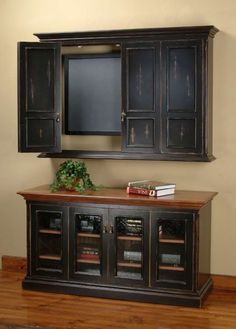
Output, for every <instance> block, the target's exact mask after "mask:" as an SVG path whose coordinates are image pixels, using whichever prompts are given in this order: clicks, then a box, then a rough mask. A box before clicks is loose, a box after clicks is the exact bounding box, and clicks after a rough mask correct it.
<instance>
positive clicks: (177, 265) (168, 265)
mask: <svg viewBox="0 0 236 329" xmlns="http://www.w3.org/2000/svg"><path fill="white" fill-rule="evenodd" d="M189 216H190V217H189ZM154 217H155V216H154ZM158 217H159V218H153V220H152V242H153V246H152V251H153V253H152V254H153V255H152V268H153V267H154V268H153V271H152V273H153V277H152V285H157V286H158V287H172V288H181V289H183V288H186V289H191V284H192V262H193V260H192V220H191V215H190V214H186V215H183V214H179V213H178V214H175V213H172V214H170V215H168V214H161V215H158Z"/></svg>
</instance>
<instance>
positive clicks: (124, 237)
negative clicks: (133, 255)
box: [117, 235, 142, 241]
mask: <svg viewBox="0 0 236 329" xmlns="http://www.w3.org/2000/svg"><path fill="white" fill-rule="evenodd" d="M117 240H128V241H142V238H141V237H139V236H129V235H120V236H118V237H117Z"/></svg>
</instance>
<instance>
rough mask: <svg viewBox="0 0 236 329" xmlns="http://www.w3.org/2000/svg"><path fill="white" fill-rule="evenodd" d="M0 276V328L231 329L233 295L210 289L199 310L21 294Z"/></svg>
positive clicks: (16, 281) (12, 276)
mask: <svg viewBox="0 0 236 329" xmlns="http://www.w3.org/2000/svg"><path fill="white" fill-rule="evenodd" d="M22 278H23V274H22V273H13V272H12V273H11V272H3V271H2V272H0V329H52V328H66V329H75V328H79V329H108V328H109V329H154V328H155V329H186V328H188V329H211V328H214V329H235V328H236V292H235V291H223V290H213V292H212V293H211V294H210V296H209V297H208V299H207V301H206V302H205V305H204V307H203V308H202V309H197V308H185V307H176V306H165V305H157V304H148V303H136V302H127V301H117V300H108V299H100V298H89V297H79V296H69V295H62V294H52V293H50V294H49V293H41V292H33V291H26V290H22V288H21V280H22Z"/></svg>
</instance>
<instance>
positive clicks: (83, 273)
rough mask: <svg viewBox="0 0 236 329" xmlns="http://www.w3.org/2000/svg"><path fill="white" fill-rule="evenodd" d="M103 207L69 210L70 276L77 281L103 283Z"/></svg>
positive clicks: (104, 246) (104, 255)
mask: <svg viewBox="0 0 236 329" xmlns="http://www.w3.org/2000/svg"><path fill="white" fill-rule="evenodd" d="M106 223H107V210H106V209H103V208H85V207H82V206H81V207H77V208H71V209H70V250H71V254H70V255H71V256H72V258H71V259H70V278H71V279H73V280H76V281H81V282H106V280H107V250H108V248H107V236H106V234H104V233H105V228H106Z"/></svg>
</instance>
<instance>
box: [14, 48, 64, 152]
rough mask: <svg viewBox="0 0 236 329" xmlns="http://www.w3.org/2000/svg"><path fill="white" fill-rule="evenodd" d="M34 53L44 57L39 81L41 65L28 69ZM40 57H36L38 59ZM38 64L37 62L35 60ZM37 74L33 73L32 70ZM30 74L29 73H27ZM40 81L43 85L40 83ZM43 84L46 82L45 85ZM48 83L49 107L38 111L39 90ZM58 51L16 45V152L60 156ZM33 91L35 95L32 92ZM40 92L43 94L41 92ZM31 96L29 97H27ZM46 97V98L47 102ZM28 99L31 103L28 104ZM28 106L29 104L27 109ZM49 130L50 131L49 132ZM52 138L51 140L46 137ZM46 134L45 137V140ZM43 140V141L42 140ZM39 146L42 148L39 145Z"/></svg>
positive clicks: (59, 55) (59, 74)
mask: <svg viewBox="0 0 236 329" xmlns="http://www.w3.org/2000/svg"><path fill="white" fill-rule="evenodd" d="M37 52H38V53H40V54H42V53H43V54H44V57H45V58H44V60H47V64H45V63H44V65H43V68H44V70H43V68H42V67H41V69H40V70H41V77H40V78H37V76H38V74H37V69H38V67H40V61H39V63H37V65H34V66H33V68H32V67H31V68H30V59H31V58H32V59H31V60H32V61H34V60H33V55H32V54H34V55H35V54H36V55H37ZM39 57H40V56H38V58H39ZM37 60H38V59H37ZM33 69H35V70H36V72H34V70H33ZM30 70H31V71H30ZM40 79H43V82H42V81H40ZM44 80H45V81H44ZM46 81H47V82H48V85H49V87H48V89H49V90H50V91H51V95H50V97H51V103H52V104H50V105H49V104H47V105H45V104H44V105H43V104H40V105H38V106H39V107H37V104H34V106H33V103H34V102H36V103H37V100H35V94H36V95H38V99H39V98H40V99H41V98H45V95H40V97H39V93H40V88H42V86H43V85H44V84H45V82H46ZM60 89H61V47H60V45H59V44H57V43H41V42H40V43H39V42H19V43H18V150H19V152H60V151H61V123H60V121H61V118H60V116H61V90H60ZM35 91H36V92H35ZM41 92H42V91H41ZM29 95H30V96H29ZM50 97H48V98H50ZM29 99H31V101H30V100H29ZM30 103H32V104H31V105H30ZM49 130H50V131H49ZM49 133H50V134H51V136H50V140H49V136H48V135H47V134H49ZM45 134H46V136H45ZM45 139H46V140H45ZM40 142H41V144H40Z"/></svg>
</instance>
